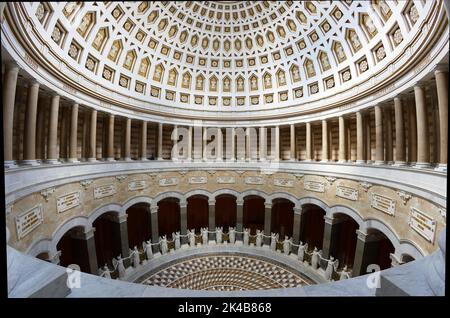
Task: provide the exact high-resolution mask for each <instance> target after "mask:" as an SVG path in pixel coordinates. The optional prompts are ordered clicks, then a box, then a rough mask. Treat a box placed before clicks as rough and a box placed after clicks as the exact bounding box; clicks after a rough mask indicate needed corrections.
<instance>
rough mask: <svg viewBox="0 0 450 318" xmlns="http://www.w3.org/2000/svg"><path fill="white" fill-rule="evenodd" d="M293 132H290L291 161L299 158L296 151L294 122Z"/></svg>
mask: <svg viewBox="0 0 450 318" xmlns="http://www.w3.org/2000/svg"><path fill="white" fill-rule="evenodd" d="M290 127H291V134H290V137H291V152H290V154H291V155H290V158H289V160H290V161H295V160H297V155H296V154H297V152H296V150H295V125H293V124H291V126H290Z"/></svg>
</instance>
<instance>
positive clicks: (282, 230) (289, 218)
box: [271, 198, 295, 240]
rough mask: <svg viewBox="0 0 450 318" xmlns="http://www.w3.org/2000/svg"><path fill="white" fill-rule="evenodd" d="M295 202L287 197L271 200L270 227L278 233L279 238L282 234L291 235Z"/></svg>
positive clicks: (282, 237)
mask: <svg viewBox="0 0 450 318" xmlns="http://www.w3.org/2000/svg"><path fill="white" fill-rule="evenodd" d="M294 206H295V204H294V203H293V202H291V201H289V200H287V199H281V198H280V199H275V200H273V201H272V222H271V224H272V227H271V232H274V233H279V234H280V240H282V239H284V236H285V235H287V236H288V237H292V230H293V224H294Z"/></svg>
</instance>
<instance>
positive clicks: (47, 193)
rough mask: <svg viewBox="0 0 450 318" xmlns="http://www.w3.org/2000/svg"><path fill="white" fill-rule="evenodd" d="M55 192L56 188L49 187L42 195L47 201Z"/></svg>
mask: <svg viewBox="0 0 450 318" xmlns="http://www.w3.org/2000/svg"><path fill="white" fill-rule="evenodd" d="M54 192H55V188H48V189H45V190H42V191H41V195H42V196H43V197H44V199H45V202H48V198H49V197H50V195H51V194H53V193H54Z"/></svg>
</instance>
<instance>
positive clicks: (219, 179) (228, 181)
mask: <svg viewBox="0 0 450 318" xmlns="http://www.w3.org/2000/svg"><path fill="white" fill-rule="evenodd" d="M217 183H222V184H223V183H226V184H231V183H236V179H235V177H231V176H221V177H217Z"/></svg>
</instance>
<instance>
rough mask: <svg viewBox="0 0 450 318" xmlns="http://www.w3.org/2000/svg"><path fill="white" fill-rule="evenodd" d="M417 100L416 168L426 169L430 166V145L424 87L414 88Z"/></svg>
mask: <svg viewBox="0 0 450 318" xmlns="http://www.w3.org/2000/svg"><path fill="white" fill-rule="evenodd" d="M414 96H415V100H416V120H417V162H416V165H415V167H417V168H426V167H429V166H430V145H429V142H428V140H429V136H428V124H427V119H428V114H427V109H426V104H425V90H424V88H423V87H422V86H420V84H419V85H416V86H414Z"/></svg>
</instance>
